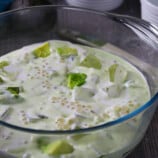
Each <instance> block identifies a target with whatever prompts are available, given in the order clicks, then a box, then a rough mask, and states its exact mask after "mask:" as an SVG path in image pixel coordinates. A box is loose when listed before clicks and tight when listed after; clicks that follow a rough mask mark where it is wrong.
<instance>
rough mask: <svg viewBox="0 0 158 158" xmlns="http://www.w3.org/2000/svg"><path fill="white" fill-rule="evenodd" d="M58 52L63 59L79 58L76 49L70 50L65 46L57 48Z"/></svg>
mask: <svg viewBox="0 0 158 158" xmlns="http://www.w3.org/2000/svg"><path fill="white" fill-rule="evenodd" d="M57 52H58V54H59V55H60V56H61V57H62V58H64V57H65V58H66V57H69V56H77V55H78V53H77V49H75V48H70V47H68V46H63V47H59V48H57Z"/></svg>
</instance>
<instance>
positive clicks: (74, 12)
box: [0, 5, 158, 158]
mask: <svg viewBox="0 0 158 158" xmlns="http://www.w3.org/2000/svg"><path fill="white" fill-rule="evenodd" d="M0 39H1V40H0V53H1V56H2V55H4V54H6V53H8V52H10V51H13V50H16V49H19V48H21V47H23V46H25V45H29V44H32V43H37V42H43V41H46V40H52V39H60V40H68V41H71V42H74V43H80V44H84V45H88V46H91V47H97V48H99V49H104V50H106V51H108V52H110V53H112V54H115V55H118V56H120V57H122V58H124V59H125V60H127V61H128V62H130V63H131V64H133V65H135V66H136V67H137V68H138V69H139V70H140V71H141V72H142V73H143V74H144V75H145V76H146V78H147V81H148V83H149V86H150V91H151V99H150V100H149V101H148V102H146V103H145V104H144V105H142V106H140V107H139V108H138V109H136V110H135V111H133V112H131V113H129V114H128V115H125V116H123V117H121V118H118V119H117V120H114V121H111V122H108V123H105V124H102V125H98V126H95V127H91V128H85V129H76V130H67V131H59V130H58V131H57V130H56V131H51V130H45V129H31V128H25V127H21V126H20V125H14V124H12V123H11V122H7V117H9V115H5V116H4V115H3V117H2V116H1V119H0V151H1V152H2V151H3V152H8V153H10V154H11V155H14V156H15V157H19V158H21V157H23V158H33V157H40V158H48V157H49V156H48V155H47V154H44V153H42V151H41V150H40V149H38V145H37V144H36V143H37V141H41V140H42V141H43V140H44V141H46V140H51V141H52V142H53V141H59V140H66V141H68V142H69V143H70V144H72V145H73V146H74V152H72V153H71V154H65V155H62V156H54V158H59V157H60V158H81V157H82V158H124V157H126V156H127V155H128V154H129V153H130V151H131V150H132V149H133V148H134V147H135V146H136V145H137V144H138V143H139V142H140V141H141V139H142V138H143V136H144V134H145V132H146V130H147V127H148V125H149V123H150V121H151V119H152V116H153V114H154V112H155V110H156V107H157V103H158V93H157V91H158V69H157V68H158V62H157V61H158V29H157V28H156V27H155V26H153V25H151V24H149V23H147V22H145V21H143V20H140V19H136V18H132V17H128V16H121V15H117V14H111V13H103V12H97V11H93V10H87V9H82V8H76V7H68V6H53V5H52V6H51V5H49V6H38V7H30V8H25V9H21V10H14V11H9V12H5V13H1V14H0ZM15 117H16V116H15ZM61 150H64V149H63V147H62V149H61ZM52 157H53V156H52Z"/></svg>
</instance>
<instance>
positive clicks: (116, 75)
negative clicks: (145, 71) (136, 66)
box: [109, 64, 128, 83]
mask: <svg viewBox="0 0 158 158" xmlns="http://www.w3.org/2000/svg"><path fill="white" fill-rule="evenodd" d="M127 74H128V73H127V71H126V70H125V68H124V67H123V66H121V65H119V64H113V65H111V66H110V67H109V79H110V81H111V82H115V83H123V82H124V81H125V80H126V79H127Z"/></svg>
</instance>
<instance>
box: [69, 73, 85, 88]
mask: <svg viewBox="0 0 158 158" xmlns="http://www.w3.org/2000/svg"><path fill="white" fill-rule="evenodd" d="M86 78H87V75H86V74H84V73H69V74H68V75H67V87H69V88H70V89H73V88H74V87H75V86H81V85H83V84H84V83H85V82H86Z"/></svg>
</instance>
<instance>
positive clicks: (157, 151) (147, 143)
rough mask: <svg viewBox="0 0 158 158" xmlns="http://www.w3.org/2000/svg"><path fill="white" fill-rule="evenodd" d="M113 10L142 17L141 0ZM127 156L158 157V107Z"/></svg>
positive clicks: (22, 0) (18, 3) (31, 0)
mask: <svg viewBox="0 0 158 158" xmlns="http://www.w3.org/2000/svg"><path fill="white" fill-rule="evenodd" d="M36 2H38V5H39V4H50V1H49V0H45V1H44V0H43V1H40V0H38V1H37V0H15V1H14V3H13V4H12V5H11V6H10V9H14V8H23V7H25V6H29V5H36ZM51 2H53V3H54V4H56V3H58V4H65V2H63V1H60V0H54V1H53V0H51ZM112 12H115V13H120V14H127V15H131V16H135V17H138V18H140V3H139V0H125V2H124V3H123V5H122V6H120V7H119V8H118V9H116V10H113V11H112ZM127 158H158V109H157V111H156V112H155V115H154V117H153V120H152V121H151V124H150V126H149V128H148V130H147V132H146V135H145V137H144V139H143V140H142V141H141V143H140V144H139V145H138V146H137V147H136V148H135V149H134V150H133V152H132V153H131V154H130V155H129V156H128V157H127Z"/></svg>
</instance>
